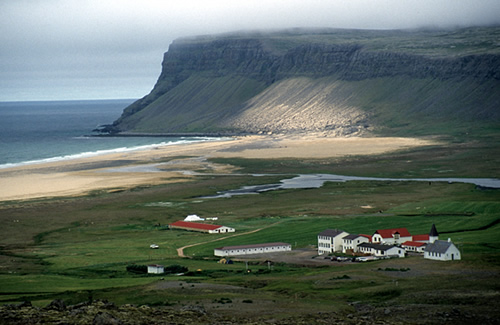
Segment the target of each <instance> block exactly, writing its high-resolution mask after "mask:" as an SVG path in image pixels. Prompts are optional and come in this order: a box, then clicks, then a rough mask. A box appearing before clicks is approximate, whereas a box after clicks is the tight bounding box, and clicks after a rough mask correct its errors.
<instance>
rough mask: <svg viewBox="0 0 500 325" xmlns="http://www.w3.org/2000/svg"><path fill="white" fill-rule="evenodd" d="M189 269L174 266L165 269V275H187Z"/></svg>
mask: <svg viewBox="0 0 500 325" xmlns="http://www.w3.org/2000/svg"><path fill="white" fill-rule="evenodd" d="M187 271H188V268H187V267H185V266H182V265H178V264H174V265H169V266H167V267H165V274H177V273H186V272H187Z"/></svg>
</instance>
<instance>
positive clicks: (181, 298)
mask: <svg viewBox="0 0 500 325" xmlns="http://www.w3.org/2000/svg"><path fill="white" fill-rule="evenodd" d="M436 150H438V149H436V148H434V149H432V153H435V152H436ZM443 150H444V151H445V152H446V151H447V150H448V149H446V148H445V149H443ZM481 150H482V149H481ZM402 155H412V156H413V157H414V159H416V158H415V157H422V151H419V150H416V151H413V152H406V153H399V156H398V155H396V154H394V155H393V156H394V157H396V158H397V157H401V156H402ZM386 159H387V157H386ZM442 159H443V161H445V162H446V164H447V166H445V167H443V168H449V167H453V168H454V170H460V168H461V167H460V164H459V163H458V162H457V163H455V165H456V166H451V164H452V162H453V160H452V159H451V158H449V159H445V158H442ZM383 160H384V158H383V157H369V158H355V157H351V158H349V164H345V161H344V162H342V161H339V160H332V161H328V162H325V161H324V160H323V161H321V163H319V162H320V161H317V164H315V163H314V161H312V160H303V161H299V160H296V161H281V162H278V161H251V160H249V161H243V160H230V161H229V160H226V161H225V162H226V163H228V162H229V163H232V164H235V165H239V166H241V167H242V168H243V169H244V170H245V171H251V172H255V171H256V170H261V171H262V172H265V173H272V172H273V171H275V170H276V169H277V168H278V167H277V166H278V165H279V164H281V165H280V166H282V168H283V172H287V173H290V174H296V173H299V172H304V171H311V172H318V171H320V170H321V171H323V172H325V171H329V172H338V173H340V172H342V171H348V170H351V171H354V170H362V166H372V168H374V170H375V167H373V166H375V165H376V164H379V166H382V168H380V170H379V171H378V173H375V174H377V175H384V176H399V175H400V171H399V169H398V168H394V169H393V170H392V171H391V170H387V169H385V166H386V164H387V163H385V162H383ZM395 160H398V159H395ZM400 160H401V161H402V158H400ZM425 164H426V161H424V160H423V159H419V160H416V161H415V163H414V165H415V166H419V168H420V174H423V173H424V169H425V168H424V166H425ZM478 164H479V165H480V163H478ZM485 164H486V163H485ZM487 164H490V163H489V162H488V163H487ZM396 165H397V163H396ZM336 166H337V167H336ZM490 168H491V169H493V167H490ZM428 170H429V172H428V173H429V174H432V175H434V173H435V170H433V169H428ZM427 176H428V175H427ZM454 176H456V175H454ZM466 176H471V175H466ZM276 181H277V178H276V177H274V176H273V177H251V176H237V175H234V176H220V177H215V176H210V177H208V176H205V177H199V178H197V179H196V180H195V181H193V182H189V183H177V184H169V185H163V186H157V187H150V188H141V189H135V190H129V191H124V192H120V193H113V194H102V195H93V196H87V197H80V198H60V199H57V198H56V199H47V200H36V201H29V202H4V203H2V205H1V206H0V218H1V221H2V223H3V225H4V227H2V229H1V230H0V233H1V236H0V238H1V246H0V263H1V268H0V293H1V295H0V303H16V302H20V301H23V300H29V301H32V303H33V304H35V305H38V306H44V305H46V304H48V302H50V301H51V300H53V299H56V298H58V299H63V300H65V301H67V303H78V302H82V301H86V300H88V299H89V298H92V299H108V300H111V301H114V302H115V303H117V304H126V303H133V304H138V305H142V304H148V305H151V306H174V307H175V306H179V307H180V306H184V305H189V304H200V305H203V306H205V307H206V308H216V309H217V310H219V311H221V312H222V311H224V310H226V311H227V312H230V310H231V308H240V309H241V310H242V313H249V314H251V313H252V310H253V309H257V310H260V311H261V312H262V313H263V314H266V313H267V312H269V313H270V312H271V310H276V313H277V314H280V315H286V314H287V313H288V314H289V313H294V312H296V313H302V312H307V310H310V309H311V308H315V309H318V310H325V311H332V310H337V311H339V312H349V311H352V307H351V305H349V304H350V303H353V302H362V303H364V304H372V305H374V306H384V305H385V304H394V303H397V304H405V305H408V306H412V305H415V304H423V303H426V304H431V305H432V306H434V307H435V308H438V309H439V308H445V309H446V308H448V307H449V306H452V305H460V306H462V307H463V308H466V309H473V310H487V309H488V308H491V307H492V303H493V302H491V301H492V300H488V297H489V298H491V299H493V298H495V297H496V298H498V296H499V289H500V281H499V280H498V270H499V267H500V263H499V258H500V240H499V238H500V225H499V224H498V223H497V222H498V220H499V216H500V192H499V190H488V189H479V188H476V187H475V186H474V185H470V184H460V183H453V184H448V183H439V182H433V183H432V184H431V185H429V184H428V183H427V182H388V181H351V182H345V183H336V182H328V183H326V184H325V185H324V186H323V187H321V188H317V189H297V190H280V191H270V192H265V193H262V194H258V195H242V196H235V197H232V198H219V199H201V198H200V196H204V195H210V194H215V193H216V192H217V191H221V190H228V189H235V188H239V187H240V186H243V185H249V184H268V183H273V182H276ZM368 206H369V207H368ZM192 213H196V214H198V215H200V216H203V217H215V216H217V217H218V218H219V220H218V221H217V223H218V224H224V225H227V226H230V227H234V228H236V233H235V234H236V235H238V236H234V237H230V236H231V235H233V234H223V235H209V234H203V233H197V232H187V231H180V230H168V229H167V227H166V225H167V224H169V223H171V222H173V221H176V220H180V219H183V218H184V217H185V216H186V215H188V214H192ZM433 223H434V224H436V227H437V229H438V231H439V232H440V233H441V236H440V237H441V239H447V238H451V239H452V240H453V241H454V243H456V244H457V245H458V247H459V248H460V250H461V251H462V254H463V259H462V261H455V262H436V261H429V260H424V259H422V258H421V257H418V256H417V257H413V256H412V257H408V258H405V259H398V260H384V261H376V262H370V263H347V264H341V263H333V262H332V263H329V262H326V263H318V264H317V265H309V264H304V263H284V262H280V263H274V264H273V266H272V268H269V266H268V265H267V264H265V263H264V264H262V265H260V264H258V263H257V262H252V261H250V268H251V269H252V273H247V272H246V267H247V265H246V263H245V262H243V261H242V262H235V263H234V264H232V265H223V264H219V263H217V261H218V258H215V257H214V256H213V249H214V248H216V247H220V246H226V245H241V244H253V243H264V242H275V241H284V242H289V243H291V244H292V245H293V249H294V250H304V249H306V250H307V249H312V248H313V247H314V246H315V245H316V244H317V237H316V236H317V234H318V233H319V232H320V231H322V230H324V229H327V228H339V229H343V230H346V231H348V232H350V233H364V234H370V235H371V234H373V232H374V231H375V230H376V229H384V228H393V227H406V228H408V230H409V231H410V233H412V234H423V233H428V231H429V230H430V227H431V225H432V224H433ZM257 229H260V230H259V231H257V232H253V233H249V234H244V233H245V232H250V231H253V230H257ZM215 239H221V240H217V241H215ZM152 243H155V244H158V245H159V246H160V248H159V249H157V250H152V249H150V248H149V245H150V244H152ZM191 244H198V245H196V246H193V247H190V248H186V249H185V250H184V253H185V254H186V255H187V256H188V257H190V258H179V257H178V256H177V251H176V249H177V248H180V247H182V246H186V245H191ZM316 259H323V258H322V257H316ZM151 263H158V264H163V265H166V266H168V265H174V264H179V265H182V266H185V267H187V268H188V269H189V274H188V275H186V276H174V275H165V276H152V275H140V274H134V273H130V272H127V271H126V267H127V266H128V265H132V264H137V265H146V264H151ZM197 270H201V271H197ZM161 278H164V280H161ZM201 284H203V285H209V286H208V287H201ZM165 286H166V287H168V289H165ZM197 286H198V287H197ZM443 297H446V299H445V300H444V301H442V300H440V298H443ZM229 301H231V302H229ZM290 303H293V304H294V308H293V311H291V310H290V307H289V306H290ZM493 304H494V303H493ZM231 306H232V307H231ZM250 307H251V308H250ZM450 308H451V307H450Z"/></svg>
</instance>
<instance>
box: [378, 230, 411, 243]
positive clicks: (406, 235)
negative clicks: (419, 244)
mask: <svg viewBox="0 0 500 325" xmlns="http://www.w3.org/2000/svg"><path fill="white" fill-rule="evenodd" d="M412 239H413V238H412V236H411V235H410V232H409V231H408V229H406V228H393V229H379V230H377V231H375V233H374V234H373V235H372V243H377V244H387V245H391V244H394V245H397V244H402V243H404V242H405V241H411V240H412Z"/></svg>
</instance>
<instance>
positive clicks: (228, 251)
mask: <svg viewBox="0 0 500 325" xmlns="http://www.w3.org/2000/svg"><path fill="white" fill-rule="evenodd" d="M291 250H292V245H290V244H288V243H281V242H278V243H265V244H253V245H239V246H224V247H218V248H215V249H214V255H215V256H238V255H249V254H265V253H276V252H287V251H291Z"/></svg>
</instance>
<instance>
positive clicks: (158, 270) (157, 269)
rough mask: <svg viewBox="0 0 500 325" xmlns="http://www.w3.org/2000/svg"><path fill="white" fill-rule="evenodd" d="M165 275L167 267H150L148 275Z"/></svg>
mask: <svg viewBox="0 0 500 325" xmlns="http://www.w3.org/2000/svg"><path fill="white" fill-rule="evenodd" d="M163 273H165V267H164V266H163V265H158V264H152V265H148V274H163Z"/></svg>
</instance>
